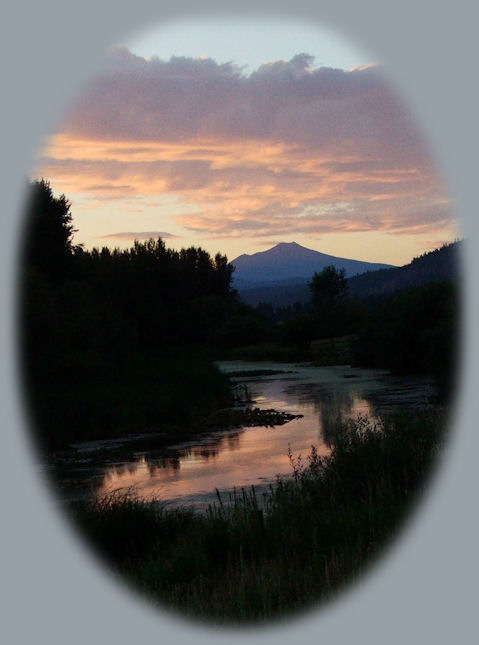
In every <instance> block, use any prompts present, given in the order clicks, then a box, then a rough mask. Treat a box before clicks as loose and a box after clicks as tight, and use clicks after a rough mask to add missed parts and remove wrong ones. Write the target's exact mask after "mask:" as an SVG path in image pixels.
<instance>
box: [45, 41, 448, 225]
mask: <svg viewBox="0 0 479 645" xmlns="http://www.w3.org/2000/svg"><path fill="white" fill-rule="evenodd" d="M39 170H41V173H42V174H43V175H44V176H45V177H48V178H56V179H57V180H58V181H59V182H60V183H61V186H62V190H64V191H65V192H66V193H67V194H69V193H72V192H73V193H81V194H83V195H89V196H91V198H92V199H94V200H109V199H111V198H113V197H114V198H115V199H119V198H122V199H124V200H128V199H131V198H134V197H138V196H143V195H147V196H159V195H172V196H177V197H178V198H179V199H180V201H181V203H183V204H185V205H187V206H188V208H186V209H185V212H184V213H180V214H176V215H175V221H176V223H177V224H179V225H180V226H182V227H183V228H185V229H189V230H191V231H194V232H195V233H197V234H200V235H204V236H216V237H234V236H248V235H254V236H255V237H258V236H268V237H270V236H273V235H281V236H283V235H290V234H292V233H295V232H298V233H306V234H308V235H314V234H322V233H327V232H332V231H334V232H337V231H349V232H352V231H368V230H382V231H388V232H391V233H396V234H403V235H404V234H415V233H418V232H421V233H425V232H431V233H432V234H435V233H436V232H437V231H441V230H445V229H447V227H448V226H449V225H450V223H451V217H450V208H449V201H448V199H447V197H446V196H445V195H444V190H443V186H442V182H441V180H440V178H439V177H438V174H437V172H436V170H435V168H434V166H433V164H432V162H431V160H430V157H429V154H428V152H427V150H426V146H425V145H424V142H423V141H422V139H421V138H420V137H419V136H418V134H417V132H416V129H415V126H414V124H413V122H412V119H411V117H410V115H409V113H408V112H407V111H406V109H405V108H404V106H403V105H402V104H401V102H400V101H399V100H398V99H397V98H396V97H395V96H394V95H393V93H392V92H391V90H390V88H389V87H388V86H387V84H386V83H385V81H384V79H383V77H382V73H381V70H380V69H379V68H378V67H367V68H357V69H355V70H352V71H350V72H345V71H342V70H333V69H327V68H319V69H313V68H312V59H311V58H310V57H308V56H306V55H305V54H301V55H299V56H296V57H295V58H293V59H292V60H291V61H289V62H286V61H277V62H275V63H271V64H268V65H263V66H261V67H260V68H259V69H258V70H257V71H256V72H254V73H253V74H251V75H250V76H244V75H243V74H242V72H241V71H240V70H239V69H238V68H236V67H235V66H234V65H232V64H226V65H218V64H217V63H215V62H214V61H212V60H210V59H202V60H200V59H184V58H173V59H171V60H170V61H168V62H165V61H159V60H156V59H152V60H145V59H142V58H139V57H136V56H134V55H133V54H131V53H130V52H129V51H128V50H126V49H125V48H121V49H118V50H116V51H115V52H113V54H112V58H111V61H110V68H109V70H108V71H107V72H106V73H105V74H103V75H102V76H101V77H99V78H97V79H95V81H94V82H93V83H92V84H91V85H90V86H89V87H88V88H87V89H86V91H85V93H84V95H83V97H82V98H81V100H80V101H79V102H78V104H77V105H76V106H75V108H74V109H73V110H72V112H71V113H70V114H69V115H68V118H67V119H66V120H65V123H64V125H63V127H62V129H61V131H60V132H59V133H57V134H56V135H55V136H53V137H52V138H51V140H50V141H49V144H48V146H47V147H46V149H45V150H44V152H43V157H42V158H41V159H40V160H39Z"/></svg>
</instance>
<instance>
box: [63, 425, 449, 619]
mask: <svg viewBox="0 0 479 645" xmlns="http://www.w3.org/2000/svg"><path fill="white" fill-rule="evenodd" d="M442 428H443V420H442V418H441V417H440V416H438V415H436V414H428V415H425V414H421V415H417V416H416V417H414V418H411V417H409V418H408V417H395V418H394V419H390V420H388V421H387V422H385V423H383V424H381V425H378V424H377V425H374V424H372V423H370V422H369V421H367V420H366V419H358V420H357V421H356V422H354V423H353V422H351V423H349V424H347V425H342V426H338V428H337V435H336V437H335V443H334V447H333V450H332V453H331V455H330V456H328V457H321V456H319V455H318V453H317V451H316V450H315V448H314V447H313V448H312V449H311V453H310V454H309V455H308V456H307V458H306V459H305V460H303V459H301V458H300V457H295V456H293V455H292V454H291V455H290V459H291V466H292V476H291V477H290V478H288V479H281V480H278V482H277V485H276V486H275V487H272V488H271V489H270V490H269V492H268V493H266V494H264V495H263V496H261V497H260V496H259V495H258V494H257V492H256V491H255V490H254V489H251V490H249V491H237V492H236V493H235V494H234V495H233V496H232V497H231V498H230V499H223V498H220V497H219V499H218V503H216V504H214V505H212V506H210V507H209V509H208V511H207V512H206V513H199V512H194V511H192V510H189V509H171V508H168V507H167V506H165V505H164V504H163V505H162V504H159V503H149V504H145V503H143V502H140V501H138V500H135V499H134V497H131V496H125V497H122V498H119V497H116V498H114V499H112V498H107V499H104V500H102V501H97V502H94V503H93V504H83V505H81V506H78V505H77V506H74V507H72V508H71V510H72V512H73V515H74V517H75V518H76V520H77V521H78V522H79V523H80V525H81V526H82V527H83V528H84V530H85V531H86V533H87V536H88V537H89V538H90V539H91V540H92V543H93V544H94V545H95V546H96V548H97V549H99V550H100V552H101V553H102V554H103V555H104V556H105V557H106V558H107V559H108V561H109V562H111V563H113V565H114V566H115V567H116V568H117V569H118V570H119V571H121V572H122V573H123V574H124V575H125V576H126V578H127V579H128V580H129V581H130V582H131V583H133V584H134V585H136V586H137V587H139V588H140V589H141V590H142V591H144V592H145V593H146V594H147V595H148V596H149V597H150V598H152V599H153V600H154V601H155V602H158V603H161V604H162V605H165V606H168V607H170V608H171V609H174V610H178V611H181V612H183V613H186V614H188V615H190V616H193V617H196V618H201V619H204V620H214V621H216V622H222V623H232V624H242V623H243V624H246V623H250V622H252V621H254V622H265V621H269V620H271V619H273V618H279V617H286V616H288V615H289V614H290V613H291V612H294V611H298V610H303V609H306V608H308V607H309V606H311V605H313V604H314V603H319V602H320V601H324V600H325V599H327V598H329V597H331V595H333V594H334V593H335V592H337V591H338V590H340V589H341V587H342V586H343V585H344V584H345V583H347V582H350V581H352V580H354V579H355V578H356V577H357V576H358V574H359V573H360V572H361V571H362V570H363V569H364V567H365V565H366V564H367V563H368V562H370V561H371V560H372V559H373V557H374V556H375V555H377V554H378V553H379V552H380V550H381V549H382V548H383V547H384V546H385V545H386V544H387V543H388V541H389V539H390V538H391V536H392V535H393V534H394V532H395V531H396V530H397V528H398V525H399V524H400V521H401V520H402V519H403V517H404V515H405V513H406V511H408V510H409V509H410V507H411V503H412V502H413V501H414V500H415V499H416V497H417V493H418V492H419V491H420V490H421V488H422V487H423V485H424V483H425V482H426V480H427V474H428V472H429V469H430V466H431V464H432V462H433V458H434V457H435V455H436V454H437V452H438V450H439V446H440V443H441V436H442Z"/></svg>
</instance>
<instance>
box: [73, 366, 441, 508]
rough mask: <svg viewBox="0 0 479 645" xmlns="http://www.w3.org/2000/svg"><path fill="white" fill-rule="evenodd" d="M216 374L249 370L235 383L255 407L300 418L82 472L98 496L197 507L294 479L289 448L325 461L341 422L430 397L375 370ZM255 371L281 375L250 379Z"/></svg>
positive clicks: (419, 384)
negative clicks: (132, 494) (224, 493)
mask: <svg viewBox="0 0 479 645" xmlns="http://www.w3.org/2000/svg"><path fill="white" fill-rule="evenodd" d="M221 368H222V369H224V370H225V371H229V372H234V371H237V370H239V369H241V371H242V372H245V371H246V372H248V371H249V370H251V371H252V374H251V376H246V377H245V376H241V377H238V379H236V380H237V381H238V382H242V383H247V387H248V391H249V392H250V393H251V396H252V398H253V399H254V402H255V403H254V405H256V406H257V407H260V408H263V409H267V408H274V409H276V410H282V411H288V412H292V413H295V414H302V415H303V417H302V418H299V419H294V420H293V421H290V422H289V423H287V424H285V425H283V426H277V427H275V428H266V427H259V428H251V427H247V428H239V429H235V430H229V431H224V432H216V433H213V434H210V435H209V436H205V437H202V438H201V439H198V440H195V441H190V442H187V443H183V444H179V445H176V446H171V447H169V448H166V449H165V448H162V449H161V450H144V451H142V452H136V453H131V454H130V455H129V456H128V457H126V458H125V457H124V458H123V460H122V461H121V462H120V463H113V464H111V463H110V464H103V465H102V464H97V466H96V470H95V472H94V473H93V474H92V472H91V469H90V470H89V471H86V472H89V476H88V486H92V487H94V488H95V489H96V492H95V494H97V495H103V494H106V493H109V492H112V491H115V490H122V489H131V488H134V489H135V491H136V493H137V494H138V496H139V497H140V498H144V499H151V498H161V499H164V500H168V501H170V502H171V503H176V504H194V505H198V506H201V505H204V504H207V503H209V502H211V501H213V500H214V497H215V489H219V490H231V489H232V488H233V487H236V488H241V487H248V486H251V485H255V486H261V485H269V484H270V483H272V482H274V481H275V479H276V476H277V475H289V474H291V466H290V463H289V458H288V447H291V451H292V453H293V455H294V456H297V455H298V454H302V455H303V456H305V455H307V454H308V453H309V452H310V449H311V446H312V445H315V446H316V447H317V448H318V452H319V454H327V453H328V452H329V450H330V445H331V444H332V443H334V433H335V428H336V426H337V422H338V420H339V421H343V422H344V421H346V420H347V419H351V418H355V417H358V415H361V416H367V417H369V418H371V419H379V417H380V415H381V414H382V413H383V412H384V410H390V409H394V406H396V407H397V406H401V407H404V406H412V407H414V406H416V407H418V406H423V405H425V404H426V402H427V401H428V397H429V396H430V394H431V393H432V389H431V386H430V384H429V383H428V382H426V381H425V380H417V379H416V380H411V379H405V380H403V381H401V380H398V379H397V378H393V377H391V376H389V375H388V374H387V373H386V372H384V371H377V370H375V371H373V370H351V369H350V368H348V367H332V368H317V367H311V366H308V365H294V366H283V365H277V364H274V363H263V364H261V365H258V364H257V363H253V364H248V363H242V362H230V363H222V364H221ZM259 368H262V369H275V370H278V369H279V370H284V372H285V373H283V374H281V373H279V374H278V373H275V374H272V375H268V376H258V375H255V374H254V373H253V370H258V369H259ZM85 483H86V482H85Z"/></svg>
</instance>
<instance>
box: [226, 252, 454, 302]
mask: <svg viewBox="0 0 479 645" xmlns="http://www.w3.org/2000/svg"><path fill="white" fill-rule="evenodd" d="M462 244H463V243H462V242H453V243H451V244H446V245H444V246H443V247H441V248H439V249H436V250H434V251H430V252H429V253H425V254H424V255H422V256H420V257H418V258H415V259H414V260H412V262H410V263H409V264H406V265H404V266H402V267H391V268H386V269H379V270H376V271H374V270H372V271H366V272H364V273H361V274H360V275H355V276H352V277H350V278H349V279H348V293H349V295H350V296H351V297H353V298H365V297H370V296H380V295H385V294H388V293H392V292H394V291H399V290H401V289H406V288H408V287H414V286H419V285H421V284H427V283H430V282H439V281H451V280H457V279H458V278H459V277H460V259H459V258H460V249H461V245H462ZM308 282H309V279H305V278H302V279H295V280H293V281H284V282H282V283H275V282H269V283H266V284H262V285H259V286H258V285H257V286H255V287H254V288H242V287H241V286H240V285H237V286H236V288H237V289H238V290H239V292H240V296H241V298H242V300H243V301H244V302H246V303H248V304H250V305H252V306H256V305H258V304H259V303H262V302H264V303H270V304H272V305H273V306H276V307H287V306H291V305H294V304H295V303H296V302H300V303H307V302H309V300H310V297H311V292H310V290H309V288H308Z"/></svg>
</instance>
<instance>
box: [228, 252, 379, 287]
mask: <svg viewBox="0 0 479 645" xmlns="http://www.w3.org/2000/svg"><path fill="white" fill-rule="evenodd" d="M231 264H233V266H234V267H235V274H234V278H233V279H234V281H235V282H237V283H239V282H272V281H277V280H290V279H292V278H300V279H303V280H304V279H310V278H311V277H312V276H313V274H314V273H315V272H317V271H318V272H319V271H322V269H324V267H326V266H328V265H333V266H335V267H336V268H338V269H339V268H344V269H345V271H346V275H348V276H351V275H355V274H358V273H363V272H365V271H370V270H374V269H379V268H386V267H388V266H390V265H384V264H372V263H369V262H361V261H358V260H350V259H346V258H338V257H335V256H332V255H327V254H325V253H320V252H319V251H313V249H308V248H307V247H305V246H301V244H298V243H297V242H279V243H278V244H276V246H273V247H271V248H270V249H267V250H266V251H258V252H257V253H253V254H252V255H248V254H243V255H240V256H239V257H237V258H235V259H234V260H232V262H231Z"/></svg>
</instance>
